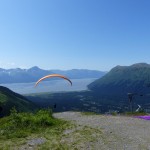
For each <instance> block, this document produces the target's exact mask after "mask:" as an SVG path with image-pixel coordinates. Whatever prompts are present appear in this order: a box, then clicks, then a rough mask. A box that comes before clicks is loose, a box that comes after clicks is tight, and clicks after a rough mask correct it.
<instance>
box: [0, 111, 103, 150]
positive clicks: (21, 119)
mask: <svg viewBox="0 0 150 150" xmlns="http://www.w3.org/2000/svg"><path fill="white" fill-rule="evenodd" d="M101 134H102V132H101V131H100V130H99V129H95V128H91V127H88V126H81V125H74V124H72V123H70V122H67V121H64V120H60V119H56V118H54V117H53V116H52V111H51V110H50V109H49V110H39V111H37V112H36V113H18V112H17V111H16V110H15V109H12V110H11V114H10V116H7V117H4V118H1V119H0V150H14V149H20V148H22V147H26V149H29V145H28V144H27V143H28V141H31V140H33V139H37V138H43V139H45V142H44V143H42V144H40V145H38V146H37V145H34V146H33V147H34V149H37V150H43V149H44V150H49V149H53V150H78V149H81V148H82V147H85V146H86V145H87V144H90V146H91V148H92V147H93V144H94V142H95V141H96V140H97V138H98V137H101Z"/></svg>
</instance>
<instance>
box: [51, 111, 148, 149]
mask: <svg viewBox="0 0 150 150" xmlns="http://www.w3.org/2000/svg"><path fill="white" fill-rule="evenodd" d="M54 117H56V118H61V119H65V120H70V121H72V122H74V123H75V124H77V125H80V126H88V127H92V128H95V129H100V130H101V131H102V136H101V137H98V138H97V140H96V141H95V143H94V147H93V148H92V149H95V150H150V121H147V120H142V119H138V118H132V117H124V116H106V115H83V114H81V113H80V112H63V113H55V114H54ZM80 149H89V150H90V149H91V148H90V147H89V148H87V147H86V148H85V147H82V148H80Z"/></svg>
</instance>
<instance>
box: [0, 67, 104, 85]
mask: <svg viewBox="0 0 150 150" xmlns="http://www.w3.org/2000/svg"><path fill="white" fill-rule="evenodd" d="M52 73H57V74H62V75H65V76H67V77H68V78H70V79H83V78H100V77H102V76H103V75H104V74H105V73H106V72H103V71H97V70H87V69H72V70H66V71H64V70H43V69H40V68H39V67H37V66H34V67H32V68H30V69H20V68H16V69H2V68H0V84H2V83H27V82H35V81H37V80H38V79H39V78H41V77H43V76H45V75H48V74H52Z"/></svg>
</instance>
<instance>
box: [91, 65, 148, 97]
mask: <svg viewBox="0 0 150 150" xmlns="http://www.w3.org/2000/svg"><path fill="white" fill-rule="evenodd" d="M149 83H150V65H149V64H146V63H139V64H134V65H132V66H116V67H114V68H113V69H112V70H111V71H110V72H108V73H107V74H106V75H105V76H103V77H102V78H100V79H98V80H96V81H94V82H93V83H91V84H90V85H88V88H89V89H91V90H93V91H98V92H99V93H101V94H102V93H103V94H125V93H128V92H134V93H136V92H144V93H147V92H149V91H150V89H149V88H148V87H149Z"/></svg>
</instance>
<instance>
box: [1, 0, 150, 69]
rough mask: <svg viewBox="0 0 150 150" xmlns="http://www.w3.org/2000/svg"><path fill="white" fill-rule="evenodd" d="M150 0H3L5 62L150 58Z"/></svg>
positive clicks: (108, 63) (59, 64)
mask: <svg viewBox="0 0 150 150" xmlns="http://www.w3.org/2000/svg"><path fill="white" fill-rule="evenodd" d="M149 8H150V0H1V1H0V68H16V67H21V68H30V67H32V66H39V67H40V68H43V69H63V70H67V69H74V68H77V69H96V70H102V71H108V70H110V69H111V68H112V67H114V66H116V65H131V64H134V63H138V62H146V63H150V9H149Z"/></svg>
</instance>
